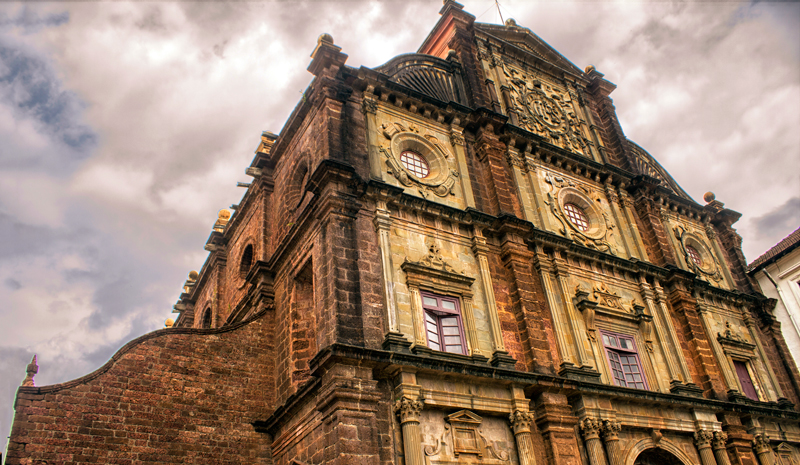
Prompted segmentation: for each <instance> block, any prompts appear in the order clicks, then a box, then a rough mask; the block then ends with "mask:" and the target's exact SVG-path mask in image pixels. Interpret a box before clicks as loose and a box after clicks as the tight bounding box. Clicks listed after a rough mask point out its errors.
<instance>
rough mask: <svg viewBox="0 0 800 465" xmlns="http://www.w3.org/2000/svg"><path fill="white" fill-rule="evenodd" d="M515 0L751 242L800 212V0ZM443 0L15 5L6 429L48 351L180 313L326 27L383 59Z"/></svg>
mask: <svg viewBox="0 0 800 465" xmlns="http://www.w3.org/2000/svg"><path fill="white" fill-rule="evenodd" d="M463 3H464V4H465V6H466V10H467V11H469V12H471V13H472V14H474V15H475V16H477V17H478V21H482V22H491V23H498V22H500V21H499V16H498V13H497V10H496V9H495V8H494V7H493V4H494V3H493V1H492V0H474V1H464V2H463ZM501 5H502V13H503V15H504V17H506V18H508V17H513V18H515V19H516V20H517V23H518V24H519V25H521V26H524V27H529V28H530V29H531V30H533V31H534V32H535V33H537V34H538V35H539V36H541V37H542V38H543V39H544V40H545V41H547V42H548V43H550V44H551V45H552V46H554V47H555V48H556V49H558V50H559V51H561V52H562V53H563V54H564V55H565V56H566V57H567V58H569V59H570V60H571V61H572V62H573V63H575V64H576V65H577V66H578V67H580V68H584V67H585V66H587V65H589V64H593V65H595V66H596V68H597V70H598V71H600V72H602V73H604V74H605V75H606V78H607V79H608V80H610V81H612V82H614V83H615V84H617V85H618V89H617V90H616V91H615V92H614V93H613V94H612V97H613V98H614V102H615V105H616V108H617V112H618V114H619V117H620V119H621V121H622V126H623V129H624V130H625V132H626V134H627V135H628V137H629V138H631V139H632V140H634V141H636V142H637V143H639V144H640V145H642V146H643V147H644V148H645V149H647V150H648V151H649V152H650V153H651V154H652V155H653V156H655V157H656V159H658V160H659V161H660V162H661V163H662V164H663V165H664V166H665V167H666V168H667V170H668V171H670V172H671V173H672V175H673V176H674V177H675V179H676V180H677V181H678V183H680V184H681V185H682V186H683V188H684V189H686V191H687V192H689V193H690V194H691V195H692V196H693V197H694V198H695V199H697V200H699V201H701V202H702V195H703V193H704V192H705V191H708V190H711V191H713V192H715V193H716V195H717V199H718V200H720V201H722V202H724V203H725V204H726V206H727V207H729V208H731V209H734V210H736V211H739V212H741V213H742V214H743V216H742V219H741V220H740V221H739V223H738V224H737V227H738V230H739V232H740V234H741V235H742V236H743V237H744V251H745V255H746V256H747V259H748V260H749V261H752V260H753V259H755V258H756V257H757V256H758V255H760V254H761V253H762V252H764V251H765V250H767V249H768V248H769V247H771V246H772V245H773V244H775V243H776V242H777V241H779V240H780V239H782V238H783V237H784V236H786V235H787V234H789V233H790V232H791V231H793V230H794V229H796V228H797V227H798V226H800V4H798V3H764V2H760V3H754V4H753V3H733V2H713V3H667V2H658V3H648V2H625V3H608V2H592V1H584V2H578V3H572V2H551V1H544V2H536V3H534V2H529V1H516V2H515V1H511V0H506V1H503V2H501ZM440 6H441V2H439V1H431V2H414V1H402V2H360V1H347V2H310V3H291V2H264V3H239V2H236V3H142V2H136V3H119V2H113V3H97V2H85V3H54V4H46V3H35V4H32V5H28V6H23V5H18V4H10V3H2V4H0V438H2V440H0V447H2V445H4V443H5V437H6V436H7V434H8V429H9V424H10V419H11V406H12V404H13V396H14V392H15V390H16V388H17V386H18V385H19V384H20V382H21V381H22V379H23V378H24V375H25V365H26V364H27V363H28V361H29V360H30V358H31V357H32V355H33V354H34V353H36V354H38V356H39V365H40V372H39V374H38V375H37V376H36V382H37V385H44V384H52V383H56V382H62V381H66V380H69V379H72V378H75V377H78V376H81V375H83V374H86V373H88V372H90V371H92V370H94V369H95V368H97V367H99V366H100V365H102V364H103V363H104V362H105V361H106V360H108V358H109V357H110V356H111V355H112V354H113V353H114V351H116V350H117V349H118V348H119V347H121V346H122V345H123V344H124V343H125V342H127V341H128V340H130V339H132V338H134V337H136V336H139V335H141V334H144V333H146V332H148V331H151V330H154V329H157V328H159V327H163V322H164V320H165V319H166V318H168V317H170V316H172V315H171V307H172V304H173V303H174V302H175V301H176V299H177V297H178V295H179V293H180V291H181V285H182V283H183V281H184V279H185V276H186V274H187V273H188V272H189V271H190V270H193V269H195V270H199V268H200V266H201V265H202V263H203V261H204V259H205V257H206V253H205V252H204V251H203V245H204V244H205V240H206V238H207V237H208V234H209V232H210V230H211V226H212V225H213V223H214V220H215V218H216V212H217V211H218V210H219V209H221V208H226V207H228V206H229V205H231V204H232V203H237V202H238V200H239V199H240V197H241V195H242V193H243V190H242V189H240V188H237V187H236V182H237V181H247V180H248V179H249V178H248V177H246V176H245V175H244V169H245V167H246V166H248V164H249V162H250V160H251V159H252V157H253V151H254V150H255V148H256V146H257V145H258V142H259V136H260V133H261V131H263V130H268V131H272V132H279V131H280V130H281V128H282V126H283V124H284V122H285V120H286V118H287V117H288V115H289V113H290V112H291V110H292V108H293V107H294V105H295V103H296V102H297V100H298V99H299V98H300V97H301V93H302V91H303V90H304V89H305V88H306V86H307V85H308V83H309V82H310V80H311V75H310V74H309V73H308V72H307V71H306V67H307V65H308V63H309V61H310V58H309V54H310V52H311V51H312V50H313V48H314V46H315V44H316V39H317V37H318V36H319V34H320V33H322V32H329V33H331V34H332V35H333V37H334V40H335V42H336V43H337V44H338V45H340V46H341V47H342V48H343V51H344V53H347V54H348V55H349V59H348V62H347V64H348V65H350V66H362V65H363V66H366V67H374V66H377V65H380V64H382V63H384V62H386V61H387V60H389V59H390V58H391V57H393V56H395V55H397V54H400V53H407V52H413V51H416V49H417V47H418V46H419V45H420V44H421V43H422V41H423V40H424V38H425V36H426V35H427V33H428V31H429V30H430V28H431V27H432V26H433V25H434V24H435V23H436V21H437V19H438V18H439V15H438V10H439V8H440Z"/></svg>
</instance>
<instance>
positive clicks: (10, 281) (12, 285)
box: [4, 278, 22, 291]
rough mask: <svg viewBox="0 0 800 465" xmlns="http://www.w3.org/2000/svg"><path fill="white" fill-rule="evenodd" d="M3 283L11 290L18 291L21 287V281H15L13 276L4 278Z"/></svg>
mask: <svg viewBox="0 0 800 465" xmlns="http://www.w3.org/2000/svg"><path fill="white" fill-rule="evenodd" d="M4 284H5V285H6V286H7V287H8V288H9V289H11V290H12V291H18V290H20V289H22V283H21V282H19V281H17V280H16V279H14V278H6V280H5V281H4Z"/></svg>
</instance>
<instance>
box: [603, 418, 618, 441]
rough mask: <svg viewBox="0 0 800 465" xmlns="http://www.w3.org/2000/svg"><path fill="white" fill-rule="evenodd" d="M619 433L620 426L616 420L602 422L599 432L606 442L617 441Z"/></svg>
mask: <svg viewBox="0 0 800 465" xmlns="http://www.w3.org/2000/svg"><path fill="white" fill-rule="evenodd" d="M620 431H622V425H621V424H620V422H618V421H617V420H603V426H602V429H601V432H602V433H603V439H605V440H606V441H617V440H619V432H620Z"/></svg>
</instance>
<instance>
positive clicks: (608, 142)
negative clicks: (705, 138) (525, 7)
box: [6, 1, 800, 465]
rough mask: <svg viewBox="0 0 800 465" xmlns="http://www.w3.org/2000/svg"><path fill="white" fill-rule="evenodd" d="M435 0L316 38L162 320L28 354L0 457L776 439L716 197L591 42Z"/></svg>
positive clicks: (283, 457)
mask: <svg viewBox="0 0 800 465" xmlns="http://www.w3.org/2000/svg"><path fill="white" fill-rule="evenodd" d="M440 14H441V19H440V21H439V23H438V24H437V25H436V26H435V28H434V29H433V31H431V33H430V35H429V36H428V38H427V39H426V40H425V42H424V43H423V45H422V46H421V47H420V50H419V51H418V53H416V54H410V55H401V56H399V57H397V58H395V59H393V60H391V61H389V62H388V63H386V64H385V65H383V66H380V67H377V68H375V69H368V68H363V67H362V68H353V67H349V66H346V65H345V62H346V60H347V55H345V54H343V53H342V51H341V49H340V48H339V47H338V46H336V45H335V44H334V42H333V39H332V38H331V37H330V36H329V35H327V34H323V35H322V36H321V37H320V39H319V42H318V45H317V47H316V49H315V50H314V52H313V54H312V57H313V58H312V61H311V64H310V66H309V71H310V72H311V73H312V74H313V75H314V76H315V79H314V81H313V82H312V83H311V85H310V87H309V88H308V89H307V90H306V92H305V94H304V98H303V99H302V101H301V102H300V103H298V105H297V107H296V108H295V110H294V112H293V113H292V115H291V116H290V118H289V121H288V122H287V124H286V126H285V128H284V130H283V132H282V133H281V134H280V135H275V134H271V133H266V132H265V133H263V134H262V139H261V143H260V144H259V147H258V149H257V151H256V156H255V158H254V160H253V162H252V164H251V166H250V167H249V168H248V169H247V174H248V175H250V176H252V177H253V182H252V183H251V184H250V185H249V187H248V190H247V193H246V194H245V196H244V198H243V199H242V201H241V202H240V204H239V205H238V206H237V208H236V209H235V213H234V214H233V215H232V216H230V215H229V214H227V212H222V213H221V215H220V218H219V220H218V221H217V223H216V224H215V225H214V230H213V231H212V233H211V236H210V237H209V240H208V243H207V245H206V249H207V250H208V251H209V257H208V259H207V261H206V263H205V264H204V266H203V268H202V269H201V271H200V273H199V274H191V275H190V279H189V280H188V281H187V282H186V283H185V287H184V293H183V294H181V297H180V300H179V301H178V303H177V304H176V306H175V308H176V311H178V312H179V313H180V316H179V317H178V319H177V322H176V323H175V325H174V326H173V327H172V328H167V329H164V330H160V331H156V332H154V333H151V334H148V335H146V336H143V337H142V338H139V339H137V340H134V341H132V342H131V343H130V344H128V345H127V346H126V347H125V348H123V349H122V350H121V351H120V352H119V353H117V354H116V355H115V356H114V357H113V358H112V360H110V361H109V362H108V363H107V364H106V365H105V366H103V367H102V368H101V369H100V370H98V371H96V372H94V373H92V374H90V375H87V376H86V377H84V378H80V379H77V380H74V381H71V382H69V383H64V384H60V385H55V386H45V387H36V386H34V385H33V375H32V374H31V379H30V380H26V383H25V385H24V386H22V387H21V388H20V390H19V394H18V397H17V404H16V417H15V422H14V425H13V429H12V433H11V440H10V445H9V451H8V457H7V461H6V463H8V464H14V465H16V464H32V463H204V464H205V463H264V464H274V465H306V464H308V465H310V464H315V465H316V464H375V465H388V464H394V465H402V464H406V465H451V464H457V463H471V464H491V465H506V464H508V465H512V464H513V465H535V464H537V465H545V464H548V465H556V464H558V465H578V464H587V465H606V464H609V465H633V464H648V463H659V464H684V465H689V464H703V465H728V464H739V465H744V464H754V465H755V464H758V463H760V464H762V465H767V464H773V463H785V464H794V465H797V464H798V463H800V455H798V450H799V449H798V447H800V423H798V420H800V412H798V410H797V407H796V405H798V404H800V387H798V381H799V380H800V375H798V372H797V367H796V366H795V365H794V364H792V363H790V362H791V359H790V358H788V357H789V355H788V352H787V350H786V344H785V342H784V340H783V337H782V335H781V333H780V327H779V325H778V323H776V321H775V319H774V317H773V313H772V309H773V307H774V304H775V302H774V300H771V299H767V298H766V297H764V296H763V295H761V294H760V293H758V291H757V290H756V288H755V287H754V283H753V282H752V281H751V280H750V278H749V277H748V275H747V273H746V264H745V263H744V258H743V256H742V254H741V248H740V246H741V244H740V242H741V238H740V237H739V236H738V235H737V234H736V231H735V230H734V229H733V228H732V226H731V225H732V224H733V223H734V222H735V221H736V220H737V219H738V217H739V214H738V213H736V212H733V211H731V210H728V209H725V208H724V205H723V204H722V203H721V202H719V201H716V200H714V199H713V198H711V197H710V196H708V198H707V199H706V200H707V204H706V205H700V204H697V203H695V202H694V201H693V200H692V199H691V198H690V197H689V196H688V195H687V194H686V193H685V192H684V191H683V190H681V188H680V187H679V186H678V185H677V183H676V182H675V181H674V180H673V179H672V178H671V177H670V175H669V174H668V173H667V172H666V171H665V170H664V169H663V168H662V167H661V166H660V165H659V164H658V163H657V162H656V161H655V159H654V158H653V157H652V156H650V155H649V154H648V153H647V152H646V151H645V150H644V149H642V148H641V147H639V146H638V145H636V144H635V143H633V142H631V141H629V140H628V139H627V138H626V137H625V135H624V133H623V131H622V128H621V127H620V124H619V121H618V120H617V117H616V114H615V110H614V106H613V103H612V100H611V99H610V97H609V95H610V94H611V92H612V91H613V90H614V87H615V86H614V85H613V84H612V83H610V82H608V81H606V80H604V79H603V75H602V74H601V73H599V72H598V71H597V70H595V69H594V68H593V67H589V68H587V69H586V70H585V71H582V70H579V69H577V68H575V67H574V66H573V65H572V64H571V63H570V62H569V61H568V60H567V59H565V58H564V57H562V56H561V55H559V54H558V53H557V52H556V51H555V50H553V49H552V48H551V47H549V46H548V45H547V44H546V43H544V42H543V41H542V40H541V39H540V38H539V37H537V36H536V35H535V34H533V33H532V32H531V31H529V30H528V29H525V28H523V27H520V26H518V25H516V24H515V23H514V22H513V20H509V21H508V22H507V23H506V24H505V25H490V24H480V23H475V22H474V20H475V18H474V17H473V16H472V15H470V14H469V13H467V12H465V11H463V9H462V7H461V5H459V4H458V3H455V2H453V1H446V2H445V4H444V6H443V8H442V10H441V11H440ZM34 371H35V370H34ZM781 461H783V462H781Z"/></svg>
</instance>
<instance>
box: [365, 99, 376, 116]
mask: <svg viewBox="0 0 800 465" xmlns="http://www.w3.org/2000/svg"><path fill="white" fill-rule="evenodd" d="M361 107H362V108H363V110H364V113H371V114H373V115H374V114H375V113H377V112H378V102H376V101H375V99H373V98H368V97H365V98H364V100H362V101H361Z"/></svg>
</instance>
